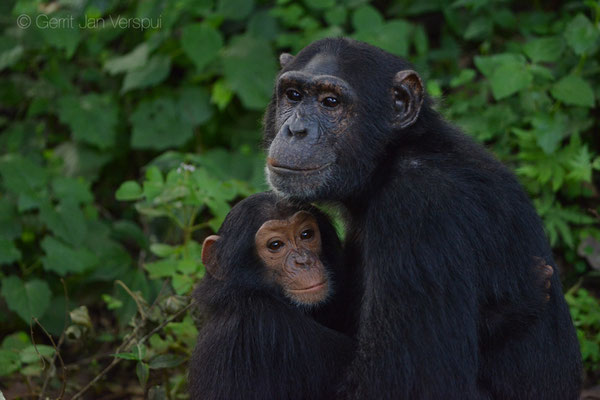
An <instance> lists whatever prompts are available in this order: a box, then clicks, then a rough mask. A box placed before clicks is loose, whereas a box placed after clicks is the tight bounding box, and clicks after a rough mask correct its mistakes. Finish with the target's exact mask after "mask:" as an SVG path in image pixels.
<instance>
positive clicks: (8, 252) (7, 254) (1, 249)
mask: <svg viewBox="0 0 600 400" xmlns="http://www.w3.org/2000/svg"><path fill="white" fill-rule="evenodd" d="M20 259H21V251H20V250H19V249H17V246H15V243H14V242H13V241H12V240H6V239H0V265H2V264H10V263H13V262H15V261H19V260H20Z"/></svg>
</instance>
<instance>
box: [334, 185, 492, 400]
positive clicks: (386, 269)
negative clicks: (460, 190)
mask: <svg viewBox="0 0 600 400" xmlns="http://www.w3.org/2000/svg"><path fill="white" fill-rule="evenodd" d="M402 179H403V182H394V183H392V185H390V186H388V187H386V188H384V189H383V190H382V191H381V192H380V193H378V194H374V195H373V197H372V198H371V199H370V203H369V208H368V210H367V211H366V213H365V215H364V219H363V220H360V221H353V223H355V224H357V226H355V227H351V232H350V240H354V241H357V242H358V243H356V245H357V247H358V248H360V249H361V251H362V265H363V270H364V296H363V304H362V308H361V318H360V324H359V325H360V328H359V335H358V341H359V343H358V346H359V347H358V354H357V357H356V359H355V360H354V362H353V364H352V365H351V367H350V370H349V373H348V376H347V380H346V383H345V386H344V387H343V388H342V392H343V397H347V398H357V399H371V398H378V399H385V398H390V399H441V398H457V399H458V398H460V399H481V398H486V396H484V395H482V394H481V393H479V392H478V388H477V382H476V379H477V366H478V339H477V330H478V326H477V315H478V303H477V302H478V299H477V292H476V273H475V271H474V265H475V263H476V262H477V261H478V260H477V257H476V255H475V254H474V246H473V238H476V237H477V236H476V232H475V231H474V228H473V227H474V226H477V224H474V223H473V222H474V221H473V219H474V218H479V217H478V216H477V215H476V214H474V213H476V212H477V211H476V210H474V209H473V208H472V207H465V206H461V205H460V204H453V201H452V198H451V197H452V195H453V194H451V192H453V191H454V189H453V188H452V187H450V186H445V182H434V181H432V180H431V179H429V178H427V180H425V179H422V178H421V177H419V176H417V177H407V176H404V177H403V178H402ZM434 183H435V184H437V185H436V186H431V185H432V184H434ZM433 187H435V189H432V188H433ZM454 203H456V202H454ZM479 222H481V221H479ZM351 225H352V224H351ZM353 228H354V229H353ZM477 240H481V238H477Z"/></svg>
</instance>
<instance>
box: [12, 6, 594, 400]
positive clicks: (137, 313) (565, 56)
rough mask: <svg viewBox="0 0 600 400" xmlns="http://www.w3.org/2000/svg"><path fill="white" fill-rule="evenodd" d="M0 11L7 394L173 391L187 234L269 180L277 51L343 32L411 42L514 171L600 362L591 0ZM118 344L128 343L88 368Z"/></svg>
mask: <svg viewBox="0 0 600 400" xmlns="http://www.w3.org/2000/svg"><path fill="white" fill-rule="evenodd" d="M0 15H1V16H2V17H1V18H0V32H1V33H0V129H1V132H2V133H1V134H0V338H1V339H0V340H1V344H0V390H3V391H5V395H7V398H19V397H20V396H25V395H26V394H28V393H34V394H36V395H37V394H38V393H40V392H43V391H45V393H54V394H56V393H58V392H60V391H61V390H66V392H67V394H69V395H73V394H75V393H77V392H78V391H80V390H81V388H83V387H84V386H85V385H86V383H87V382H88V381H90V380H91V379H92V378H93V376H95V375H101V376H103V377H106V376H109V377H111V380H112V381H113V383H114V384H113V385H112V386H110V387H106V386H104V385H105V383H103V381H102V380H100V382H99V383H97V384H96V385H95V387H94V388H93V389H92V391H93V390H96V391H97V393H103V392H107V391H116V392H119V391H122V392H123V393H130V395H131V396H132V398H133V397H135V396H141V395H142V394H143V393H144V390H146V391H150V392H151V393H150V394H151V395H152V396H156V398H176V397H177V398H179V397H180V396H184V393H185V374H184V371H185V368H184V364H182V362H183V361H185V359H186V357H188V356H189V352H190V350H191V348H192V347H193V343H194V339H195V334H196V330H195V327H194V323H193V320H192V318H191V317H190V316H189V315H185V314H186V313H185V312H182V311H181V310H183V311H185V309H184V308H183V307H184V306H185V304H186V301H187V300H186V297H185V296H186V295H188V294H189V293H190V291H191V289H192V287H193V285H194V284H195V282H197V281H198V279H200V278H201V277H202V275H203V267H202V264H201V262H200V258H199V254H200V251H201V248H200V245H199V243H198V242H199V241H200V240H201V239H202V238H203V237H204V236H205V235H207V234H209V233H211V232H214V231H215V230H216V229H217V228H218V227H219V225H220V223H221V221H222V220H223V218H224V216H225V215H226V214H227V212H228V211H229V209H230V205H231V204H232V202H233V201H235V200H236V199H239V198H241V197H243V196H247V195H248V194H250V193H253V192H255V191H261V190H264V189H266V187H265V183H264V177H263V164H264V158H263V157H264V156H263V154H262V151H261V149H260V142H261V122H260V121H261V117H262V113H263V111H264V108H265V106H266V104H267V102H268V100H269V98H270V95H271V90H272V87H273V82H274V77H275V75H276V73H277V70H278V63H277V56H278V54H279V53H280V52H282V51H289V52H292V53H296V52H297V51H299V50H300V49H301V48H302V47H304V46H305V45H307V44H308V43H310V42H312V41H313V40H316V39H319V38H323V37H327V36H341V35H344V36H350V37H353V38H356V39H359V40H363V41H366V42H369V43H371V44H374V45H376V46H380V47H382V48H384V49H386V50H388V51H390V52H392V53H394V54H397V55H399V56H403V57H406V58H408V59H409V60H411V61H412V62H413V63H414V64H415V66H416V68H417V70H419V71H420V72H421V74H422V76H423V78H424V79H425V82H426V84H427V89H428V91H429V93H430V94H431V95H432V96H434V97H435V98H437V100H438V104H439V108H440V109H441V110H442V112H443V113H444V114H445V115H446V116H447V117H448V118H449V119H450V120H452V121H454V122H456V123H457V124H458V125H460V126H461V127H463V128H464V129H465V130H466V131H467V132H468V133H470V134H472V135H473V136H474V137H475V138H477V140H479V141H481V142H483V143H485V144H486V146H488V148H490V150H492V151H493V152H494V153H495V154H496V155H497V156H498V157H499V158H500V159H501V160H502V161H503V162H505V163H506V164H507V165H509V166H510V167H511V168H513V170H514V171H515V172H516V173H517V175H518V176H519V178H520V179H521V182H522V183H523V185H524V186H525V187H526V189H527V191H528V192H529V194H530V195H531V197H532V198H533V200H534V203H535V206H536V207H537V210H538V212H539V213H540V215H541V216H542V218H543V220H544V223H545V226H546V229H547V232H548V237H549V240H550V241H551V243H552V246H553V248H554V251H555V255H556V258H557V261H558V263H559V265H560V267H561V268H562V272H563V278H564V279H563V280H564V283H565V291H567V300H568V302H569V304H570V306H571V309H572V314H573V317H574V320H575V323H576V325H577V328H578V335H579V338H580V342H581V346H582V347H581V348H582V354H583V357H584V361H585V365H586V369H587V375H586V377H587V378H586V379H587V383H593V382H594V381H597V380H598V378H599V376H598V369H599V367H600V305H599V303H598V300H597V294H598V292H599V289H600V284H599V281H600V279H599V277H600V273H599V271H600V227H599V216H598V212H600V200H599V193H598V185H599V183H600V174H599V172H598V171H599V170H600V157H599V155H598V154H599V152H600V134H599V128H600V123H599V114H598V111H599V110H598V99H599V98H600V62H599V61H600V58H599V54H600V51H599V47H600V1H597V0H596V1H592V0H587V1H567V2H560V1H550V2H532V3H528V2H526V3H523V2H519V1H510V0H457V1H441V0H421V1H409V0H396V1H391V2H381V1H373V2H370V1H368V0H344V1H341V2H334V1H333V0H323V1H317V0H304V1H299V2H294V1H289V0H279V1H275V2H272V1H260V0H255V1H253V0H199V1H193V0H174V1H166V0H144V1H139V2H137V1H116V0H57V1H49V0H48V1H43V0H8V1H3V2H2V3H1V4H0ZM117 188H118V190H117ZM583 287H585V289H583ZM90 316H91V317H90ZM164 321H167V322H168V323H163V322H164ZM30 324H32V326H33V328H32V333H31V334H30V333H29V325H30ZM50 338H53V340H51V339H50ZM33 343H36V344H37V346H36V347H34V346H33ZM57 349H58V350H59V353H60V355H61V357H57V352H56V350H57ZM113 353H118V355H117V358H113V357H112V356H111V354H113ZM40 358H45V359H46V361H50V365H52V367H51V368H49V367H48V365H46V368H45V369H43V368H42V366H43V364H42V363H41V362H40ZM82 359H83V360H85V361H82ZM117 359H119V360H121V359H122V360H131V361H123V362H122V363H119V364H118V365H116V366H115V367H114V368H113V369H112V370H110V371H105V373H104V375H103V373H102V372H101V371H102V370H103V368H104V367H105V366H106V365H107V364H108V363H110V362H111V361H112V360H117ZM90 360H91V361H90ZM129 362H134V363H135V365H136V368H135V373H134V372H133V369H132V368H129V369H128V366H130V365H133V364H128V363H129ZM63 363H64V365H65V367H64V368H63V367H62V364H63ZM82 363H85V368H81V367H82ZM165 369H170V370H169V371H168V373H163V372H162V371H164V370H165ZM63 372H64V373H65V374H64V376H63ZM131 379H135V380H137V381H139V383H136V384H135V385H132V384H131V382H130V380H131ZM132 386H134V387H137V388H138V389H137V391H136V389H132V388H131V387H132ZM7 393H8V394H7ZM89 393H90V392H87V393H82V394H81V396H83V397H85V396H88V395H89Z"/></svg>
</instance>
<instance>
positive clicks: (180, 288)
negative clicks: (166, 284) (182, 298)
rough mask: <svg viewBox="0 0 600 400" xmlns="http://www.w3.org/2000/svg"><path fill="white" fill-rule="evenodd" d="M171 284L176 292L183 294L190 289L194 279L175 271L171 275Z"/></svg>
mask: <svg viewBox="0 0 600 400" xmlns="http://www.w3.org/2000/svg"><path fill="white" fill-rule="evenodd" d="M171 284H172V285H173V289H174V290H175V293H176V294H178V295H184V294H186V293H189V291H190V290H192V288H193V287H194V280H193V279H192V278H191V277H190V276H187V275H183V274H179V273H176V274H174V275H173V276H172V280H171Z"/></svg>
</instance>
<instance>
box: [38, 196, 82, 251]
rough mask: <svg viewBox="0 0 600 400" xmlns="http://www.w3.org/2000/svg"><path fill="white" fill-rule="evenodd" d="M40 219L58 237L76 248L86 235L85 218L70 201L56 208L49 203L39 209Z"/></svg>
mask: <svg viewBox="0 0 600 400" xmlns="http://www.w3.org/2000/svg"><path fill="white" fill-rule="evenodd" d="M40 219H41V221H42V222H43V223H44V224H46V226H47V227H48V228H49V229H50V230H51V231H52V232H53V233H54V234H55V235H56V236H58V237H60V238H61V239H63V240H65V241H66V242H68V243H70V244H72V245H73V246H75V247H77V246H80V245H81V244H82V242H83V241H84V240H85V237H86V234H87V225H86V220H85V216H84V215H83V212H82V211H81V208H80V207H79V206H78V205H77V203H75V202H74V201H72V200H65V201H63V202H61V203H60V204H59V205H58V206H57V207H56V208H54V207H53V206H52V205H51V204H50V203H43V204H42V205H41V207H40Z"/></svg>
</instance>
